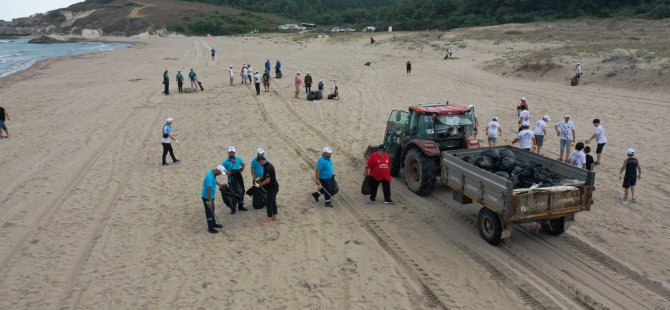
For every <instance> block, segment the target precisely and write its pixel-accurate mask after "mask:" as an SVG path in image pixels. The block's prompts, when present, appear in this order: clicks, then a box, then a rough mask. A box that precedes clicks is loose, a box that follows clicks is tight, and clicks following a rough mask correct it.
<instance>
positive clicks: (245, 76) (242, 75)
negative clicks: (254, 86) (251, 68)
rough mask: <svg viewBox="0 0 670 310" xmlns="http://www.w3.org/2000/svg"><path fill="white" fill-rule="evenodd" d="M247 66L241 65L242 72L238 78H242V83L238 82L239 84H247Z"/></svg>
mask: <svg viewBox="0 0 670 310" xmlns="http://www.w3.org/2000/svg"><path fill="white" fill-rule="evenodd" d="M247 70H248V69H247V65H242V71H241V72H240V78H242V81H240V84H247Z"/></svg>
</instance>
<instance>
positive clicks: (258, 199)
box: [247, 186, 268, 209]
mask: <svg viewBox="0 0 670 310" xmlns="http://www.w3.org/2000/svg"><path fill="white" fill-rule="evenodd" d="M247 195H249V196H251V197H252V201H253V202H252V205H253V206H254V209H263V208H264V207H265V205H266V204H267V202H268V192H267V191H266V190H265V189H264V188H262V187H260V186H252V187H251V188H249V189H248V190H247Z"/></svg>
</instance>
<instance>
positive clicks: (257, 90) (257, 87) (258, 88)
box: [254, 83, 261, 95]
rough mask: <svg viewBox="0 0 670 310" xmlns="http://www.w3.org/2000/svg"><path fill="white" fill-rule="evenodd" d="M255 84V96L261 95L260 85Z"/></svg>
mask: <svg viewBox="0 0 670 310" xmlns="http://www.w3.org/2000/svg"><path fill="white" fill-rule="evenodd" d="M254 84H256V95H260V94H261V83H254Z"/></svg>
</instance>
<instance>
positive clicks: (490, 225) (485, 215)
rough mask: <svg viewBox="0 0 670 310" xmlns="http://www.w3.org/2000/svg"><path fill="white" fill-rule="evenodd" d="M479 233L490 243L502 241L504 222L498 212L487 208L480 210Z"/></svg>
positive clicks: (496, 243)
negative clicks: (501, 221) (502, 222)
mask: <svg viewBox="0 0 670 310" xmlns="http://www.w3.org/2000/svg"><path fill="white" fill-rule="evenodd" d="M479 234H480V235H481V236H482V238H483V239H484V240H486V242H488V243H489V244H490V245H499V244H500V243H501V242H502V224H501V223H500V218H498V214H496V213H495V212H493V211H491V210H489V209H487V208H481V209H480V210H479Z"/></svg>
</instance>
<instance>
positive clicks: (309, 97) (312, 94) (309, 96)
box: [307, 91, 317, 101]
mask: <svg viewBox="0 0 670 310" xmlns="http://www.w3.org/2000/svg"><path fill="white" fill-rule="evenodd" d="M316 97H317V92H315V91H311V92H309V93H307V101H314V100H317V99H316Z"/></svg>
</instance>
